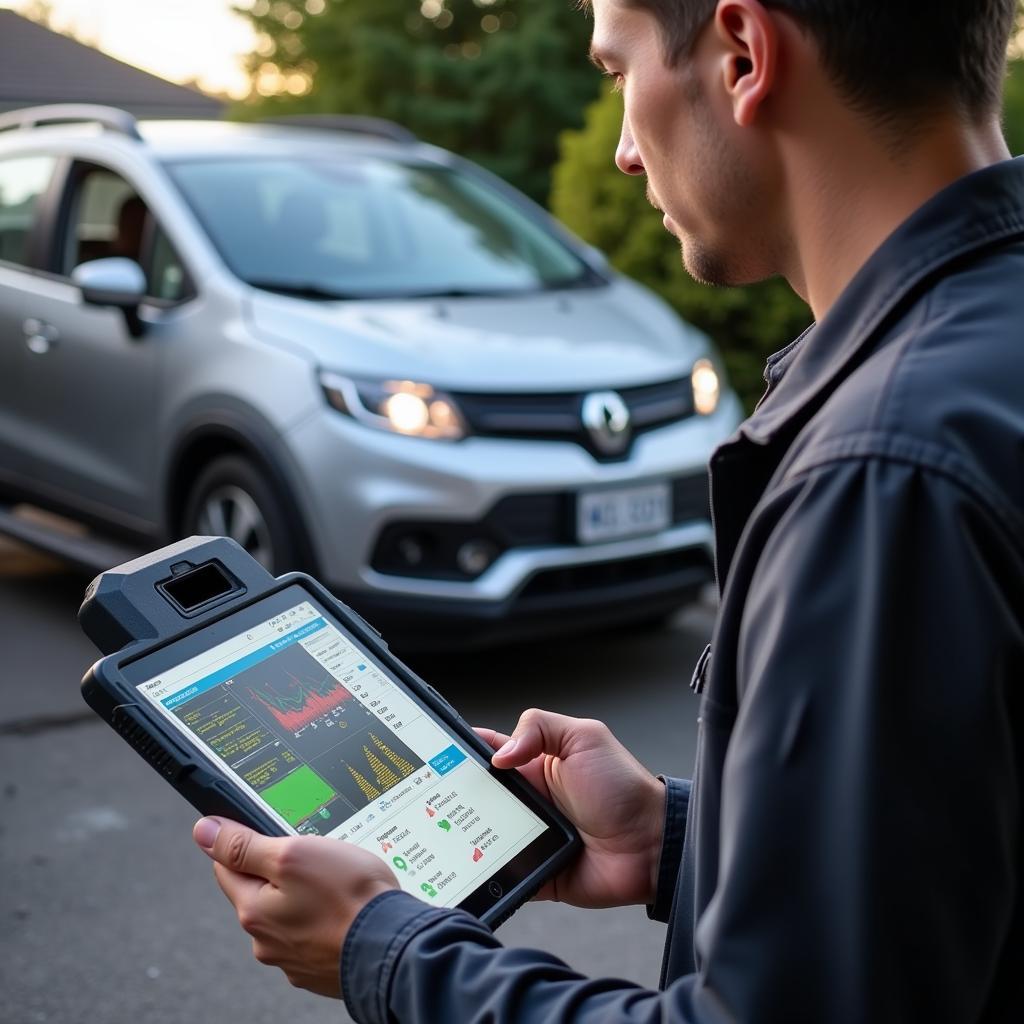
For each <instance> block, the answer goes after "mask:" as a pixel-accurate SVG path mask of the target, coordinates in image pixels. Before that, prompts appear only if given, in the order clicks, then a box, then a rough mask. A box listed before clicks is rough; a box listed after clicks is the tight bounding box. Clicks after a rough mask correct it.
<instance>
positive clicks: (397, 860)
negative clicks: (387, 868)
mask: <svg viewBox="0 0 1024 1024" xmlns="http://www.w3.org/2000/svg"><path fill="white" fill-rule="evenodd" d="M391 863H392V864H394V865H395V867H396V868H398V870H399V871H408V870H409V865H408V864H406V863H405V861H404V860H402V858H401V857H392V858H391Z"/></svg>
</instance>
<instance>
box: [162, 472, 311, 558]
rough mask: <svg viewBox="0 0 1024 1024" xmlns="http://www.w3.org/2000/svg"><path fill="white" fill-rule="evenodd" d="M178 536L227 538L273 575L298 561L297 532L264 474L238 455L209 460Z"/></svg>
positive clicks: (191, 497) (190, 493)
mask: <svg viewBox="0 0 1024 1024" xmlns="http://www.w3.org/2000/svg"><path fill="white" fill-rule="evenodd" d="M182 525H183V535H184V536H186V537H187V536H189V535H191V534H198V535H200V536H213V537H230V538H231V539H232V540H234V541H237V542H238V543H239V544H240V545H241V546H242V547H243V548H245V550H246V551H247V552H248V553H249V554H250V555H252V556H253V558H255V559H256V561H257V562H259V563H260V564H261V565H262V566H263V567H264V568H265V569H267V570H268V571H269V572H270V573H272V574H273V575H275V576H279V575H280V574H281V573H283V572H289V571H290V570H292V569H295V568H297V567H298V565H299V560H300V553H299V545H298V544H297V543H296V532H295V530H294V529H293V528H292V526H291V524H290V522H289V516H288V513H287V511H286V506H285V504H284V502H283V501H282V500H281V498H280V497H279V496H278V494H277V493H276V492H275V490H274V489H273V487H272V486H271V485H270V484H269V483H268V482H267V479H266V476H265V474H264V473H263V472H261V471H260V470H259V469H258V468H257V467H256V466H255V465H253V463H252V462H250V461H249V460H248V459H246V458H244V457H243V456H240V455H223V456H221V457H219V458H217V459H214V460H213V462H211V463H210V464H209V465H208V466H206V467H205V468H204V469H203V470H202V471H201V472H200V473H199V475H198V477H197V478H196V481H195V483H194V484H193V486H192V489H191V490H190V491H189V493H188V498H187V499H186V501H185V515H184V517H183V524H182Z"/></svg>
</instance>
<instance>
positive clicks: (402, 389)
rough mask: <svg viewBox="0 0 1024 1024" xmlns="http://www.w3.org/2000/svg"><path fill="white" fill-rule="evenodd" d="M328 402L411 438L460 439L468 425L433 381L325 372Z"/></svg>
mask: <svg viewBox="0 0 1024 1024" xmlns="http://www.w3.org/2000/svg"><path fill="white" fill-rule="evenodd" d="M320 386H321V387H322V388H323V389H324V395H325V396H326V398H327V401H328V402H329V403H330V404H331V405H332V406H333V407H334V408H335V409H337V410H338V412H342V413H345V415H347V416H351V417H352V418H353V419H355V420H358V421H359V422H360V423H365V424H366V425H367V426H369V427H377V428H378V429H379V430H390V431H391V432H392V433H394V434H405V435H406V436H407V437H429V438H433V439H436V440H445V441H458V440H459V438H462V437H465V436H466V428H465V425H464V423H463V420H462V416H461V415H460V414H459V410H458V408H457V407H456V405H455V402H454V400H453V399H452V398H450V397H449V396H448V395H445V394H443V393H442V392H440V391H435V390H434V389H433V388H432V387H431V386H430V385H429V384H417V383H416V382H414V381H411V380H386V381H383V382H380V383H377V382H372V383H371V382H367V381H356V380H350V379H349V378H348V377H342V376H340V375H339V374H336V373H321V374H320Z"/></svg>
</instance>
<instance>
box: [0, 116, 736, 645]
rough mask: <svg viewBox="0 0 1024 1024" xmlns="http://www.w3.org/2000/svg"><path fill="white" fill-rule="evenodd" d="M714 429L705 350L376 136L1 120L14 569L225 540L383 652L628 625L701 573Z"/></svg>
mask: <svg viewBox="0 0 1024 1024" xmlns="http://www.w3.org/2000/svg"><path fill="white" fill-rule="evenodd" d="M739 418H740V406H739V403H738V401H737V399H736V397H735V395H734V394H733V393H732V391H730V390H729V389H728V388H727V387H726V385H725V383H724V379H723V375H722V369H721V362H720V359H719V356H718V354H717V353H716V351H715V350H714V348H713V347H712V345H711V343H710V342H709V340H708V338H707V337H705V336H704V335H703V334H701V333H699V332H698V331H696V330H694V329H693V328H692V327H689V326H688V325H687V324H685V323H683V322H681V321H680V320H679V318H678V317H677V316H676V315H675V314H673V313H672V312H671V311H670V309H669V308H668V307H667V306H666V305H665V304H664V303H663V302H662V301H660V300H659V299H658V298H656V297H655V296H654V295H653V294H652V293H651V292H649V291H647V290H645V289H644V288H641V287H639V286H638V285H637V284H635V283H634V282H632V281H630V280H628V279H626V278H624V277H622V276H621V275H619V274H618V273H616V272H614V271H613V270H611V269H610V268H609V267H608V266H607V265H606V263H605V262H604V260H603V259H602V258H601V256H600V255H599V254H598V253H597V252H595V251H594V250H592V249H590V248H588V247H587V246H585V245H583V244H582V243H580V242H579V241H578V240H577V239H575V238H573V237H572V236H570V235H569V234H568V233H567V232H566V231H565V230H564V229H563V228H561V227H560V226H559V225H558V224H557V223H556V222H555V221H553V220H552V219H551V218H550V217H549V216H548V215H547V214H546V213H544V211H542V210H541V209H539V208H538V207H537V206H536V205H534V204H533V203H531V202H530V201H529V200H527V199H525V198H524V197H523V196H522V195H520V194H519V193H517V192H516V191H515V190H513V189H511V188H509V186H508V185H506V184H504V183H503V182H501V181H500V180H498V179H496V178H494V177H493V176H491V175H490V174H488V173H486V172H485V171H483V170H481V169H480V168H478V167H476V166H474V165H472V164H469V163H467V162H466V161H464V160H461V159H459V158H458V157H456V156H454V155H453V154H451V153H448V152H445V151H443V150H439V149H437V148H434V147H432V146H428V145H425V144H422V143H420V142H419V141H417V140H416V139H415V138H414V137H412V136H411V135H409V134H408V133H406V132H405V131H404V130H402V129H400V128H398V127H397V126H395V125H391V124H388V123H384V122H377V121H372V120H367V119H358V118H333V119H330V118H329V119H321V120H319V121H316V122H310V121H309V119H304V121H302V122H299V123H293V124H290V125H259V126H255V125H239V124H225V123H213V122H211V123H204V122H149V123H136V122H135V120H134V119H133V118H132V117H131V116H130V115H128V114H126V113H124V112H123V111H119V110H115V109H112V108H82V107H70V108H69V107H64V108H35V109H32V110H26V111H16V112H13V113H9V114H5V115H2V117H0V488H2V500H3V502H4V504H3V507H2V509H0V529H3V530H6V531H8V532H10V533H13V534H15V535H17V536H20V537H22V538H23V539H26V540H29V541H31V542H33V543H35V544H38V545H41V546H46V547H51V548H53V549H54V550H57V551H60V552H61V553H63V554H65V555H69V556H70V557H77V558H78V560H79V561H81V562H84V563H90V562H91V563H102V562H104V561H109V559H110V558H111V557H113V552H114V550H115V549H114V548H112V547H111V546H110V544H111V542H112V541H116V543H117V544H118V545H119V546H120V547H119V548H117V549H116V550H117V551H118V552H121V551H122V550H123V549H124V548H131V549H138V548H141V547H150V546H153V545H155V544H157V543H162V542H165V541H167V540H169V539H171V538H174V537H178V536H182V535H188V534H193V533H201V534H224V535H228V536H231V537H234V538H235V539H236V540H238V541H239V542H240V543H242V544H243V545H244V546H245V547H246V548H247V549H248V550H249V551H250V552H251V553H252V554H253V555H255V556H256V557H257V558H258V559H259V560H260V561H262V562H263V563H264V564H266V565H268V566H269V567H271V568H272V569H273V570H274V571H277V572H280V571H283V570H286V569H290V568H295V567H297V568H305V569H308V570H310V571H312V572H314V573H315V574H316V575H318V576H319V577H320V578H321V579H323V580H324V581H325V582H326V583H327V584H328V585H330V586H331V587H332V588H333V589H334V590H336V591H337V592H338V593H339V595H340V596H342V597H343V598H344V599H346V600H348V601H349V602H350V603H352V604H353V605H354V607H355V608H357V609H358V610H360V611H361V612H362V613H363V614H364V615H365V616H366V617H367V618H369V619H370V620H371V621H373V622H375V623H380V624H381V625H382V626H386V627H387V628H388V629H389V630H390V631H391V632H392V633H394V632H395V631H396V630H397V631H398V634H399V636H400V637H401V638H404V639H405V641H406V642H407V643H408V644H410V645H413V644H423V643H425V642H450V640H451V638H452V637H453V636H454V637H456V638H458V640H459V642H464V641H465V642H469V641H471V640H487V639H493V638H498V637H505V636H515V635H521V634H530V633H540V632H546V631H552V630H561V629H565V628H568V627H570V626H578V625H581V624H583V625H597V624H600V623H603V622H612V621H618V620H626V619H630V618H641V617H642V618H655V617H657V616H661V615H664V614H666V613H667V612H668V611H670V610H671V609H673V608H675V607H677V606H678V605H680V604H681V603H684V602H685V601H687V600H689V599H690V598H691V597H692V596H693V595H694V593H695V592H696V591H697V589H698V588H700V587H701V586H702V585H703V584H705V583H706V582H707V581H708V580H709V578H710V577H711V575H712V565H711V557H710V541H711V532H710V524H709V522H708V501H707V485H706V472H705V467H706V463H707V460H708V457H709V454H710V453H711V451H712V449H713V448H714V447H715V445H716V444H718V443H719V442H720V441H721V440H722V439H723V438H724V437H725V436H726V435H728V434H729V433H731V432H732V430H733V429H734V428H735V426H736V424H737V423H738V421H739ZM19 506H21V507H23V506H34V507H35V508H42V509H45V510H47V511H48V512H50V513H59V514H60V515H61V516H63V517H68V518H71V519H74V520H75V521H76V522H77V523H79V524H84V526H86V527H87V528H88V530H89V532H88V533H81V534H78V535H76V534H69V533H68V532H67V531H66V530H65V529H64V525H65V524H64V522H63V521H62V522H61V523H60V524H59V528H58V526H56V525H50V522H49V520H47V521H46V522H42V521H41V520H40V519H39V518H38V517H37V518H31V519H27V518H25V516H24V515H22V514H21V512H22V508H20V507H19ZM104 545H106V546H104Z"/></svg>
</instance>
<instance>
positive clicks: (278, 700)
mask: <svg viewBox="0 0 1024 1024" xmlns="http://www.w3.org/2000/svg"><path fill="white" fill-rule="evenodd" d="M286 674H287V676H288V678H289V680H290V681H291V683H290V686H289V690H290V691H291V692H290V693H280V692H278V691H277V690H276V689H273V690H270V691H266V690H264V691H262V692H258V691H256V690H253V689H250V690H249V693H251V694H252V696H253V697H255V698H256V700H258V701H259V702H260V703H261V704H262V705H263V706H264V707H265V708H266V709H267V710H268V711H269V712H270V713H271V714H272V715H273V716H274V718H276V719H277V721H279V722H280V723H281V725H283V726H284V728H286V729H288V730H289V731H290V732H298V731H299V729H302V728H304V727H305V726H307V725H310V724H311V723H312V722H313V721H315V720H316V719H317V718H319V717H320V716H321V715H323V714H326V713H327V712H329V711H333V710H334V709H335V708H339V707H341V705H342V704H344V703H345V701H347V700H351V698H352V694H351V693H349V692H348V690H346V689H345V687H344V686H342V685H341V684H340V683H334V682H333V680H332V681H327V680H324V682H322V683H320V684H316V683H306V682H303V681H302V680H301V679H299V677H298V676H295V675H292V673H291V672H288V673H286Z"/></svg>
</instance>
